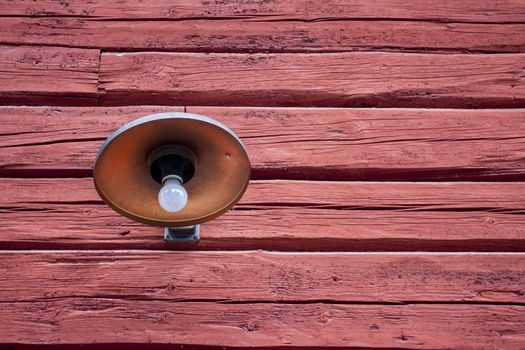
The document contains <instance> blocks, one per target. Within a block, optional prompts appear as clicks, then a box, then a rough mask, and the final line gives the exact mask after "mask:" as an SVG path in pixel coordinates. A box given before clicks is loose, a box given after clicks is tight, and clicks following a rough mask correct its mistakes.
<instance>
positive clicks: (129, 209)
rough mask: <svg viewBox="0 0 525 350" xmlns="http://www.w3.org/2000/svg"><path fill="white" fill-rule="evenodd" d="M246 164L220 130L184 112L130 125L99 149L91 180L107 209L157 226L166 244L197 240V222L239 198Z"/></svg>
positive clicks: (230, 136)
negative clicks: (160, 229)
mask: <svg viewBox="0 0 525 350" xmlns="http://www.w3.org/2000/svg"><path fill="white" fill-rule="evenodd" d="M250 169H251V166H250V160H249V158H248V154H247V152H246V149H245V148H244V145H243V144H242V142H241V140H240V139H239V138H238V137H237V136H236V135H235V134H234V133H233V131H231V130H230V129H228V128H227V127H226V126H224V125H223V124H221V123H219V122H218V121H216V120H213V119H211V118H208V117H204V116H200V115H196V114H189V113H161V114H155V115H150V116H146V117H142V118H139V119H136V120H133V121H131V122H129V123H127V124H125V125H124V126H122V127H121V128H119V129H118V130H117V131H115V132H114V133H113V134H111V135H110V136H109V137H108V138H107V140H106V141H105V142H104V143H103V144H102V146H101V147H100V150H99V151H98V154H97V157H96V160H95V165H94V169H93V180H94V182H95V188H96V189H97V192H98V194H99V195H100V197H101V198H102V199H103V200H104V202H105V203H106V204H107V205H108V206H109V207H111V208H112V209H113V210H115V211H116V212H118V213H119V214H121V215H124V216H126V217H128V218H130V219H132V220H135V221H137V222H141V223H145V224H148V225H152V226H161V227H164V228H165V229H164V239H165V240H167V241H196V240H199V238H200V224H201V223H203V222H206V221H209V220H212V219H214V218H216V217H218V216H220V215H222V214H224V213H225V212H226V211H228V209H230V208H231V207H232V206H233V205H234V204H235V203H237V202H238V201H239V199H241V197H242V195H243V194H244V192H245V190H246V188H247V186H248V182H249V180H250Z"/></svg>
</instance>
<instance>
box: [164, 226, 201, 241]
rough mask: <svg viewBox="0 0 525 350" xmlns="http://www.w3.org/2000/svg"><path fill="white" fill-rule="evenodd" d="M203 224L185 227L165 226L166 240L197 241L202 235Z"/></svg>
mask: <svg viewBox="0 0 525 350" xmlns="http://www.w3.org/2000/svg"><path fill="white" fill-rule="evenodd" d="M200 231H201V225H194V226H184V227H165V228H164V240H165V241H166V242H173V241H175V242H197V241H198V240H199V239H200V238H201V237H200Z"/></svg>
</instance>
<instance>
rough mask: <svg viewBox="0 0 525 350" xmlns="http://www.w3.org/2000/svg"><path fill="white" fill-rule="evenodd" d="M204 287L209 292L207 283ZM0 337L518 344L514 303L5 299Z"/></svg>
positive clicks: (370, 345) (319, 344)
mask: <svg viewBox="0 0 525 350" xmlns="http://www.w3.org/2000/svg"><path fill="white" fill-rule="evenodd" d="M210 293H212V291H210ZM0 317H1V318H2V319H4V320H10V321H11V322H7V323H6V324H5V325H4V326H3V327H2V328H0V342H2V343H9V344H41V345H62V346H66V345H69V344H98V345H103V344H104V343H110V344H119V343H125V344H130V345H133V344H137V343H138V344H148V345H153V346H155V345H165V346H168V345H170V346H175V345H194V346H203V345H213V346H235V347H239V346H241V347H242V346H246V347H254V346H266V347H278V348H279V349H282V348H283V347H287V348H288V347H289V348H294V347H301V346H303V347H310V348H315V349H324V348H325V347H326V348H327V349H333V348H345V349H348V348H355V349H436V350H437V349H463V350H464V349H467V350H468V349H472V350H477V349H484V348H487V346H489V347H491V348H494V349H505V350H513V349H516V350H519V349H522V348H523V342H524V341H525V322H524V307H523V306H506V305H494V306H479V305H403V306H393V305H388V306H386V305H379V306H378V305H333V304H324V303H323V304H308V305H296V304H273V303H271V304H233V305H229V304H221V303H202V302H185V303H177V302H171V301H150V300H147V301H144V300H114V299H83V298H72V299H66V300H57V301H52V302H35V303H6V304H4V305H2V308H0Z"/></svg>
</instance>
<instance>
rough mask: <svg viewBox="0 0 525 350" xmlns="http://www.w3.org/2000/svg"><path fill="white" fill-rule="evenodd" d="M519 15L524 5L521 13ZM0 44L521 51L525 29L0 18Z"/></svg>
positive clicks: (432, 24) (514, 26)
mask: <svg viewBox="0 0 525 350" xmlns="http://www.w3.org/2000/svg"><path fill="white" fill-rule="evenodd" d="M524 9H525V6H524ZM0 38H1V39H0V42H1V43H3V44H10V45H54V46H68V47H83V48H96V49H104V50H113V51H140V50H146V51H147V50H149V51H158V50H162V51H179V52H344V51H402V52H417V51H425V52H428V51H439V52H465V51H468V52H523V51H524V50H525V24H490V23H489V24H487V23H441V22H428V23H425V25H421V22H420V21H389V20H383V21H370V20H357V21H354V20H352V21H347V20H341V19H340V18H335V19H330V18H329V19H326V20H322V21H313V22H305V21H298V20H296V19H290V20H286V19H282V20H275V19H273V18H272V17H270V18H267V17H256V18H244V19H238V18H237V19H236V18H229V19H216V20H205V19H185V20H180V19H177V20H155V21H151V20H140V19H139V20H137V19H133V20H122V19H120V18H119V19H115V20H109V19H108V20H100V18H79V17H72V18H71V17H66V18H65V17H45V18H43V17H36V18H35V17H30V18H27V17H4V18H2V20H1V21H0Z"/></svg>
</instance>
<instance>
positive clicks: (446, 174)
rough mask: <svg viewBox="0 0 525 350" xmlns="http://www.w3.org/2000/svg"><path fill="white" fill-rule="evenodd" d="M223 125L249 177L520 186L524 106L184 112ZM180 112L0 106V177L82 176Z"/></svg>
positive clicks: (524, 163)
mask: <svg viewBox="0 0 525 350" xmlns="http://www.w3.org/2000/svg"><path fill="white" fill-rule="evenodd" d="M186 110H187V112H190V113H196V114H202V115H206V116H209V117H212V118H215V119H217V120H219V121H220V122H223V123H225V124H226V125H227V126H229V127H230V128H232V129H233V130H234V131H235V132H236V133H237V134H238V135H239V136H240V137H241V139H242V140H243V142H244V143H245V145H246V146H247V148H248V152H249V155H250V158H251V161H252V168H253V170H252V173H253V177H254V178H255V179H272V178H280V179H317V180H438V181H443V180H513V181H514V180H525V158H524V156H523V155H524V152H525V149H524V148H523V144H524V142H525V123H524V120H525V119H524V117H525V110H523V109H518V110H422V109H307V108H304V109H301V108H227V107H224V108H222V107H191V106H190V107H188V108H187V109H186ZM168 111H175V112H176V111H183V108H182V107H161V106H140V107H104V108H102V107H98V108H94V109H93V108H49V107H47V108H46V107H42V108H26V107H1V108H0V115H1V116H2V120H3V121H4V125H3V127H2V137H1V138H0V176H15V177H17V176H20V177H25V176H27V177H45V176H58V177H70V176H91V169H92V165H93V161H94V159H95V155H96V153H97V151H98V148H99V147H100V145H101V144H102V142H103V141H104V140H105V138H106V137H107V136H108V135H109V134H110V133H111V132H113V131H114V130H116V129H117V128H119V127H120V126H122V125H123V124H125V123H127V122H129V121H131V120H133V119H135V118H138V117H141V116H145V115H149V114H155V113H161V112H168Z"/></svg>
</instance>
